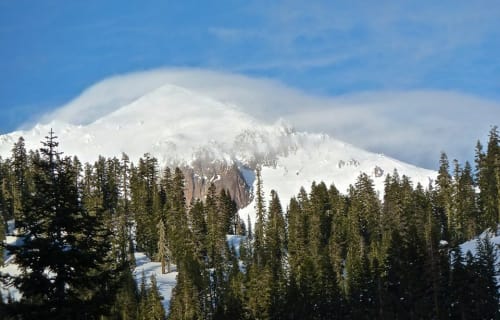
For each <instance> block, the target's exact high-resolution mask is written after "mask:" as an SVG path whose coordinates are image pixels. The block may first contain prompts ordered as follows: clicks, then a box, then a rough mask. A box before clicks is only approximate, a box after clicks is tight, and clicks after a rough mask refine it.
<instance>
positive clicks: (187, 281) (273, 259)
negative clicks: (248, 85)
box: [0, 127, 500, 319]
mask: <svg viewBox="0 0 500 320" xmlns="http://www.w3.org/2000/svg"><path fill="white" fill-rule="evenodd" d="M484 149H485V150H483V147H482V146H481V145H480V143H478V145H477V147H476V159H475V166H474V169H473V168H472V166H471V164H469V163H465V164H464V165H463V166H462V165H460V164H459V163H458V162H457V161H453V162H452V164H451V165H450V163H449V161H448V159H447V157H446V155H445V154H443V155H442V157H441V159H440V169H439V174H438V178H437V180H436V181H435V182H432V183H430V184H429V185H428V186H421V185H416V186H414V185H413V184H412V182H411V180H410V179H409V178H408V177H405V176H399V174H398V173H397V172H394V173H392V174H390V175H388V176H387V177H386V180H385V192H384V197H383V199H382V200H381V199H380V198H379V195H378V194H377V193H376V191H375V190H374V187H373V181H371V179H370V177H369V176H367V175H366V174H361V175H360V176H359V178H358V180H357V181H356V183H355V184H354V185H352V186H351V187H350V188H349V190H348V192H347V193H346V194H343V193H341V192H339V190H337V189H336V188H335V186H333V185H332V186H329V187H328V186H326V185H325V184H324V183H313V185H312V186H311V191H310V192H309V193H307V192H306V191H305V189H301V190H300V192H299V193H298V195H297V196H296V197H294V198H293V199H291V200H290V202H289V203H288V205H287V207H286V209H285V210H283V207H282V205H281V203H280V199H279V197H278V194H277V193H276V192H274V191H273V192H271V195H270V201H269V203H268V204H266V203H265V200H264V199H265V195H264V194H263V193H262V183H263V182H262V180H261V177H260V173H259V172H257V188H256V190H255V194H254V196H255V203H256V207H255V211H256V217H257V219H256V221H255V224H254V225H252V224H250V223H247V224H246V225H245V224H244V223H243V222H242V221H241V220H240V219H239V216H238V214H237V207H236V205H235V203H234V202H233V201H232V200H231V195H230V194H229V193H228V192H225V191H222V192H221V193H219V194H217V193H216V191H215V187H214V186H211V187H210V190H209V192H208V195H207V197H206V199H203V200H204V201H203V202H202V201H196V202H193V203H190V204H187V203H186V200H185V197H184V177H183V175H182V171H181V170H180V169H178V168H177V169H175V170H171V169H169V168H165V169H164V170H160V168H159V166H158V162H157V160H156V159H155V158H153V157H151V156H149V155H145V156H144V157H143V158H142V159H140V160H139V162H138V163H137V165H135V164H133V163H130V161H129V159H128V157H127V156H126V155H122V157H121V159H117V158H112V159H105V158H103V157H100V158H99V159H98V160H97V161H96V162H95V163H94V164H82V163H80V161H79V160H78V159H77V158H76V157H74V158H69V157H64V156H63V154H61V153H59V152H58V150H57V139H56V137H55V136H54V135H53V133H52V132H51V133H50V134H49V135H48V137H47V138H46V141H44V143H43V146H42V148H41V149H40V150H38V151H30V152H29V153H28V152H27V151H26V150H25V146H24V140H23V139H22V138H21V139H19V141H18V142H17V143H16V144H15V145H14V147H13V149H12V156H11V158H9V159H5V160H3V159H0V212H1V215H0V219H2V221H0V223H1V224H2V225H5V223H6V221H8V220H12V219H15V222H16V227H17V228H18V230H20V232H21V233H22V234H23V240H24V242H23V243H22V244H20V245H17V246H7V249H8V250H9V251H10V252H11V253H14V254H15V255H16V256H15V262H16V263H17V264H18V265H19V266H20V268H21V270H23V272H22V274H21V275H19V276H13V277H12V276H11V277H5V276H4V279H3V281H4V282H5V283H6V284H11V285H13V286H15V287H17V288H18V289H19V290H20V292H21V293H22V295H23V296H22V299H21V300H20V301H14V299H12V297H3V299H1V300H2V302H1V303H0V312H1V313H0V318H4V319H40V318H44V317H45V318H50V319H162V318H164V317H165V316H164V314H165V313H164V311H165V310H163V308H162V306H161V299H162V297H161V296H160V295H159V293H158V291H157V288H156V281H155V279H154V278H152V279H151V281H150V282H151V283H152V285H151V286H149V287H148V286H146V280H147V279H144V280H143V282H142V284H141V285H140V286H139V288H137V286H136V284H135V281H134V279H133V276H132V273H131V270H133V267H134V264H135V262H134V255H133V253H134V251H144V252H145V253H146V254H147V255H148V256H149V257H150V258H151V259H153V260H155V261H160V262H162V266H163V269H164V271H165V272H170V271H171V266H172V265H175V266H176V268H177V271H178V277H177V285H176V287H175V289H174V292H173V296H172V300H171V303H170V310H169V316H168V317H169V319H495V318H496V317H498V301H499V296H498V286H497V283H496V279H495V275H497V274H498V272H497V266H496V265H495V251H496V248H494V246H493V245H492V244H491V243H490V242H489V241H488V239H487V238H486V239H484V240H482V241H478V245H477V255H476V256H472V255H470V254H465V253H461V252H460V249H459V247H458V244H460V243H462V242H463V241H465V240H469V239H472V238H473V237H475V236H476V235H478V234H479V233H480V232H482V231H484V230H485V229H487V228H490V230H492V231H493V232H496V229H497V225H498V222H499V216H500V202H499V199H500V143H499V137H498V130H497V128H496V127H494V128H493V129H492V130H491V131H490V135H489V140H488V144H487V147H486V148H484ZM264 183H265V181H264ZM5 231H6V228H0V239H3V238H4V237H5ZM227 234H236V235H240V236H241V239H242V241H241V243H240V246H239V248H233V247H231V246H229V245H228V241H227V240H226V236H227ZM1 257H3V254H0V258H1Z"/></svg>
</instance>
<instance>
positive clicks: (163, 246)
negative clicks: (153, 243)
mask: <svg viewBox="0 0 500 320" xmlns="http://www.w3.org/2000/svg"><path fill="white" fill-rule="evenodd" d="M157 252H158V253H157V257H158V261H160V262H161V273H162V274H165V273H170V271H171V265H170V262H171V253H170V250H169V249H168V246H167V236H166V231H165V224H164V223H163V221H162V220H160V222H158V251H157Z"/></svg>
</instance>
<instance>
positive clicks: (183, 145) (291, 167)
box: [0, 84, 436, 219]
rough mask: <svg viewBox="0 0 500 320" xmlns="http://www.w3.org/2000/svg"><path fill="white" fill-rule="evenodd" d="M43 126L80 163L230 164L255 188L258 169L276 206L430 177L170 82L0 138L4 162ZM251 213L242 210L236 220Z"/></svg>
mask: <svg viewBox="0 0 500 320" xmlns="http://www.w3.org/2000/svg"><path fill="white" fill-rule="evenodd" d="M50 128H53V129H54V131H55V132H56V134H57V135H58V136H59V141H60V148H61V150H62V151H63V152H64V153H65V154H66V155H78V157H79V158H80V160H82V161H84V162H87V161H88V162H93V161H95V160H96V159H97V156H98V155H103V156H106V157H112V156H116V157H120V156H121V153H122V152H125V153H127V154H128V155H129V157H130V158H131V160H132V161H134V160H137V159H138V158H139V157H141V156H142V155H144V154H145V153H150V154H151V155H152V156H155V157H156V158H158V159H159V161H160V164H161V165H170V166H175V165H187V166H189V165H190V164H192V163H194V162H195V161H196V162H197V163H198V164H199V163H200V160H203V162H202V163H206V164H207V165H208V164H209V163H214V162H225V163H229V164H235V165H237V167H238V168H239V170H240V173H241V176H242V177H243V178H244V179H245V180H246V182H247V185H248V186H252V185H253V183H254V180H255V175H254V169H255V168H256V166H262V178H263V182H264V191H265V193H266V194H269V191H270V190H271V189H275V190H277V191H278V194H279V195H280V198H281V199H282V201H283V202H286V201H288V199H289V198H290V197H291V196H293V195H294V194H296V193H297V192H298V191H299V188H300V187H301V186H304V187H306V188H307V187H309V186H310V184H311V183H312V181H324V182H325V183H327V184H332V183H334V184H335V185H336V186H337V188H338V189H339V190H340V191H345V190H346V189H347V187H348V185H349V184H351V183H354V181H355V179H356V177H357V176H358V175H359V174H360V173H361V172H365V173H367V174H369V175H370V176H372V178H373V179H374V181H375V185H376V188H377V190H379V191H382V190H383V181H384V176H385V175H386V174H387V173H392V172H393V170H394V169H397V170H398V172H399V173H400V174H401V175H402V174H405V175H407V176H409V177H411V178H412V180H413V182H414V183H417V182H419V183H421V184H423V185H424V186H427V185H428V183H429V179H433V178H434V177H435V175H436V173H435V172H434V171H430V170H425V169H421V168H417V167H415V166H413V165H409V164H405V163H402V162H400V161H397V160H394V159H391V158H388V157H385V156H383V155H380V154H374V153H370V152H366V151H363V150H361V149H358V148H356V147H354V146H351V145H349V144H346V143H343V142H340V141H338V140H336V139H334V138H332V137H330V136H327V135H324V134H320V133H305V132H296V131H295V130H294V129H293V128H292V127H291V126H290V125H289V124H286V123H284V122H281V121H280V122H277V123H274V124H269V123H262V122H260V121H257V120H256V119H255V118H253V117H251V116H250V115H248V114H245V113H243V112H242V111H241V110H240V109H239V108H238V106H235V105H231V104H228V103H224V102H221V101H216V100H214V99H212V98H209V97H206V96H203V95H201V94H198V93H195V92H192V91H189V90H186V89H184V88H181V87H177V86H172V85H169V84H166V85H163V86H161V87H159V88H157V89H155V90H153V91H151V92H150V93H148V94H146V95H144V96H142V97H140V98H139V99H137V100H135V101H134V102H132V103H130V104H127V105H125V106H122V107H117V108H114V109H113V111H111V112H109V113H108V114H106V115H104V116H102V117H101V118H99V119H94V121H93V122H91V123H90V124H88V125H74V124H71V123H64V122H62V121H60V120H59V119H53V120H52V122H50V123H48V124H39V125H36V126H35V127H34V128H32V129H30V130H27V131H17V132H13V133H11V134H8V135H3V136H0V155H1V156H2V157H4V158H5V157H8V156H10V152H11V149H12V146H13V144H14V143H15V142H16V141H17V139H18V138H19V137H20V136H23V137H24V138H25V140H26V147H27V149H37V148H39V147H40V141H42V140H44V136H45V135H46V134H47V132H48V131H49V130H50ZM208 178H210V177H208ZM252 211H253V205H249V206H248V207H247V209H246V210H243V211H242V217H243V218H245V219H246V216H247V214H248V213H251V212H252Z"/></svg>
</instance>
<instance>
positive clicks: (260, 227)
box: [253, 168, 266, 267]
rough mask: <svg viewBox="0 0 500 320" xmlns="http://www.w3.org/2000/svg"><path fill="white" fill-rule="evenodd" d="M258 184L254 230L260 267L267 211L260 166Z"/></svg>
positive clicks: (257, 259)
mask: <svg viewBox="0 0 500 320" xmlns="http://www.w3.org/2000/svg"><path fill="white" fill-rule="evenodd" d="M256 179H257V185H256V190H255V214H256V219H257V221H255V231H254V233H255V234H254V244H253V247H254V258H255V263H256V264H257V266H258V267H262V266H263V265H264V259H265V249H264V224H265V219H266V211H265V204H264V194H263V190H262V177H261V173H260V168H257V170H256Z"/></svg>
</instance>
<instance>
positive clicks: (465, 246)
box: [460, 228, 500, 290]
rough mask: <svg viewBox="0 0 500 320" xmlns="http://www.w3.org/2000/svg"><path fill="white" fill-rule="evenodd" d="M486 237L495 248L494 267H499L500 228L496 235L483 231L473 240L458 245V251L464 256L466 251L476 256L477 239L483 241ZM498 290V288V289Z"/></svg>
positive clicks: (498, 275)
mask: <svg viewBox="0 0 500 320" xmlns="http://www.w3.org/2000/svg"><path fill="white" fill-rule="evenodd" d="M486 237H489V238H490V241H491V243H493V245H494V246H495V250H496V265H497V267H498V266H500V228H499V229H498V231H497V232H496V233H493V232H491V231H490V230H488V231H485V232H483V233H481V234H480V235H479V237H476V238H475V239H472V240H469V241H467V242H464V243H462V244H461V245H460V249H461V250H462V254H463V255H464V257H465V255H466V254H467V251H470V252H471V253H472V255H474V256H475V255H476V247H477V241H478V240H479V239H484V238H486ZM499 283H500V274H498V273H497V284H499ZM498 290H500V287H499V288H498Z"/></svg>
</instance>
